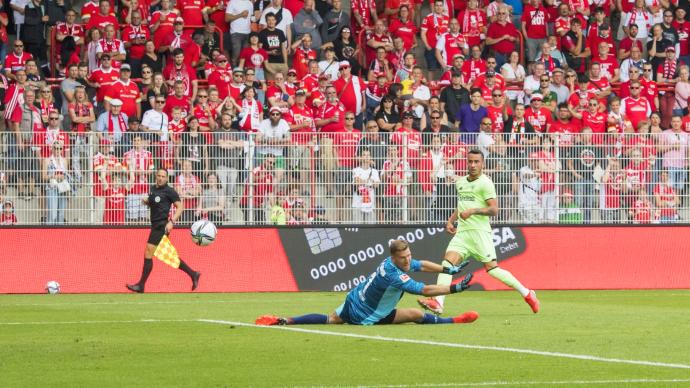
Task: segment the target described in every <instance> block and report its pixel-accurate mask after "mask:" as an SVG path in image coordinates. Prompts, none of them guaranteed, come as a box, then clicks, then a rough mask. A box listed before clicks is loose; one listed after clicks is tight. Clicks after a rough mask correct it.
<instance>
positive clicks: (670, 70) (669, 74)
mask: <svg viewBox="0 0 690 388" xmlns="http://www.w3.org/2000/svg"><path fill="white" fill-rule="evenodd" d="M681 65H682V63H680V62H679V61H678V59H677V57H676V49H675V48H674V47H673V46H670V47H667V48H666V59H665V60H664V61H663V62H662V63H660V64H659V66H657V68H656V81H657V82H660V83H666V82H668V83H674V82H676V81H677V80H678V76H679V74H680V68H681ZM662 93H663V92H662ZM662 111H663V110H662Z"/></svg>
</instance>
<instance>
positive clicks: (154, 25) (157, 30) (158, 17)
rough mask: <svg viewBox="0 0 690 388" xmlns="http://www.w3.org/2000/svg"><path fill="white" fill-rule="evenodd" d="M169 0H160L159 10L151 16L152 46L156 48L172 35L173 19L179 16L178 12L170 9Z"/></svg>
mask: <svg viewBox="0 0 690 388" xmlns="http://www.w3.org/2000/svg"><path fill="white" fill-rule="evenodd" d="M171 4H172V3H171V1H170V0H161V2H160V6H161V9H160V10H158V11H155V12H153V13H152V14H151V22H150V23H149V25H150V26H151V32H153V44H154V46H155V47H156V48H158V47H160V46H161V44H162V43H163V39H165V38H167V37H168V36H169V35H170V34H172V33H173V30H174V25H175V19H177V17H178V16H179V13H178V12H179V11H178V10H176V9H173V8H172V5H171Z"/></svg>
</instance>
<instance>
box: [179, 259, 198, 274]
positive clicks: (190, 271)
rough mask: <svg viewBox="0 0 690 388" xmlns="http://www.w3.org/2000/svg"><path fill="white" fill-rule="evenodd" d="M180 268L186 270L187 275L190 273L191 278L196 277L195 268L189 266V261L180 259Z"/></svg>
mask: <svg viewBox="0 0 690 388" xmlns="http://www.w3.org/2000/svg"><path fill="white" fill-rule="evenodd" d="M180 269H181V270H182V271H184V273H186V274H187V275H189V277H190V278H194V274H195V272H194V270H193V269H191V268H189V266H188V265H187V263H185V262H184V261H183V260H182V259H180Z"/></svg>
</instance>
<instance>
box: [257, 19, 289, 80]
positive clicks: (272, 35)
mask: <svg viewBox="0 0 690 388" xmlns="http://www.w3.org/2000/svg"><path fill="white" fill-rule="evenodd" d="M259 42H261V44H262V45H263V47H264V49H265V50H266V52H267V53H268V62H266V63H265V64H264V68H265V69H266V72H267V74H266V78H267V79H268V80H273V79H274V78H275V75H276V74H277V73H283V74H285V73H286V72H287V70H288V39H287V37H286V36H285V33H284V32H283V31H281V30H279V29H277V28H276V15H275V14H272V13H269V14H267V15H266V28H265V29H263V30H261V32H259Z"/></svg>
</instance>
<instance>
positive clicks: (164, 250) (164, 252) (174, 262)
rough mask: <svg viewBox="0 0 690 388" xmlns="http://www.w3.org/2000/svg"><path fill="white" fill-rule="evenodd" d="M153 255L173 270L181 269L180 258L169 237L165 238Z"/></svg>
mask: <svg viewBox="0 0 690 388" xmlns="http://www.w3.org/2000/svg"><path fill="white" fill-rule="evenodd" d="M153 255H154V256H155V257H156V258H157V259H158V260H160V261H162V262H164V263H165V264H167V265H169V266H171V267H173V268H180V256H179V255H178V254H177V249H175V247H174V246H173V245H172V243H171V242H170V239H169V238H168V236H163V238H162V239H161V242H159V243H158V246H157V247H156V251H155V252H153Z"/></svg>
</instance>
